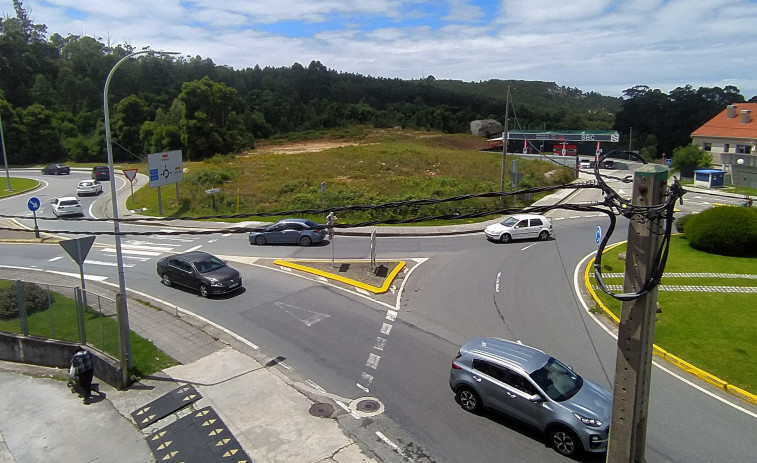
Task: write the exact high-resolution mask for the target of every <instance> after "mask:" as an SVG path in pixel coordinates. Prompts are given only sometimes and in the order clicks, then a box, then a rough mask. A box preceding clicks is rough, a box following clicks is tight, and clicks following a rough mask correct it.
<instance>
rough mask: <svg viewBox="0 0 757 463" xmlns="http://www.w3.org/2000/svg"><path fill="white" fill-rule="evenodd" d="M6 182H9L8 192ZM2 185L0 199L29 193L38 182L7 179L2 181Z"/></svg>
mask: <svg viewBox="0 0 757 463" xmlns="http://www.w3.org/2000/svg"><path fill="white" fill-rule="evenodd" d="M8 180H10V185H11V188H10V190H7V188H8ZM2 185H3V187H2V188H0V198H4V197H6V196H11V195H15V194H18V193H20V192H24V191H29V190H31V189H32V188H36V187H37V185H39V182H38V181H36V180H32V179H30V178H18V177H9V179H3V180H2Z"/></svg>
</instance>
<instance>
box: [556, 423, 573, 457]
mask: <svg viewBox="0 0 757 463" xmlns="http://www.w3.org/2000/svg"><path fill="white" fill-rule="evenodd" d="M549 443H550V444H551V445H552V448H554V449H555V451H557V453H559V454H561V455H564V456H566V457H572V456H575V455H577V454H578V453H580V452H581V441H579V440H578V437H576V434H575V433H574V432H573V431H571V430H569V429H567V428H563V427H560V426H557V427H554V428H552V429H551V430H550V431H549Z"/></svg>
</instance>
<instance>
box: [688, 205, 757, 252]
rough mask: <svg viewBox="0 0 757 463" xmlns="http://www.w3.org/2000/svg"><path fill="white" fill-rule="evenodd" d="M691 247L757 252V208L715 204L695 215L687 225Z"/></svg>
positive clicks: (711, 250) (719, 250)
mask: <svg viewBox="0 0 757 463" xmlns="http://www.w3.org/2000/svg"><path fill="white" fill-rule="evenodd" d="M685 230H686V231H685V235H686V239H687V240H688V241H689V244H690V245H691V247H693V248H695V249H699V250H700V251H704V252H709V253H713V254H721V255H725V256H739V257H750V256H756V255H757V246H755V245H754V244H755V243H756V242H757V209H751V208H746V207H713V208H710V209H707V210H705V211H703V212H700V213H699V214H696V215H694V216H693V217H692V218H691V219H690V220H689V221H688V222H687V223H686V228H685Z"/></svg>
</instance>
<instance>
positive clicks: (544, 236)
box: [539, 230, 549, 241]
mask: <svg viewBox="0 0 757 463" xmlns="http://www.w3.org/2000/svg"><path fill="white" fill-rule="evenodd" d="M539 239H540V240H542V241H547V240H548V239H549V232H548V231H547V230H542V231H541V233H539Z"/></svg>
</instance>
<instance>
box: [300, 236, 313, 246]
mask: <svg viewBox="0 0 757 463" xmlns="http://www.w3.org/2000/svg"><path fill="white" fill-rule="evenodd" d="M312 242H313V240H311V239H310V237H309V236H302V237H300V246H310V243H312Z"/></svg>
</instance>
